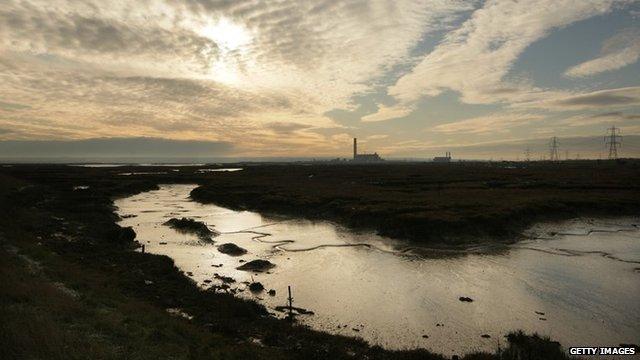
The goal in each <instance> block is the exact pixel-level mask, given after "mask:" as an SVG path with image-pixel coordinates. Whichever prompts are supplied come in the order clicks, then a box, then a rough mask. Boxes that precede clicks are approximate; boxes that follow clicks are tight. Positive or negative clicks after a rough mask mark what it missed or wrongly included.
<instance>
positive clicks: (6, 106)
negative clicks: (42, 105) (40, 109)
mask: <svg viewBox="0 0 640 360" xmlns="http://www.w3.org/2000/svg"><path fill="white" fill-rule="evenodd" d="M30 108H31V106H29V105H24V104H16V103H10V102H4V101H0V109H1V110H6V111H15V110H22V109H30Z"/></svg>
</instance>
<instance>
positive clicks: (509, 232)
mask: <svg viewBox="0 0 640 360" xmlns="http://www.w3.org/2000/svg"><path fill="white" fill-rule="evenodd" d="M639 183H640V162H638V161H627V162H619V163H615V162H596V161H584V162H575V163H573V162H570V163H561V164H549V163H539V164H538V163H536V164H534V163H530V164H524V163H520V164H510V165H509V166H504V165H501V164H488V163H460V164H448V165H442V164H428V163H427V164H425V163H423V164H411V165H392V164H390V165H377V166H376V165H368V166H366V165H364V166H296V165H282V166H276V165H272V166H255V167H246V168H245V169H244V171H240V172H235V173H224V174H220V176H218V177H216V178H211V179H208V180H207V181H206V182H202V186H200V187H199V188H196V189H194V190H193V191H192V192H191V196H192V198H193V199H195V200H197V201H199V202H203V203H216V204H219V205H222V206H225V207H230V208H233V209H248V210H255V211H261V212H266V213H277V214H285V215H292V216H297V217H306V218H311V219H324V220H331V221H336V222H339V223H341V224H343V225H346V226H349V227H351V228H355V229H373V230H376V231H377V232H378V233H379V234H381V235H385V236H390V237H394V238H402V239H410V240H413V241H416V242H422V243H430V244H438V243H445V244H466V243H473V242H482V241H486V240H492V241H495V240H496V239H513V238H514V237H517V236H518V235H519V234H520V233H521V232H522V231H523V230H524V229H525V228H527V227H528V226H530V225H532V224H533V223H535V222H538V221H544V220H551V219H565V218H572V217H576V216H588V215H601V216H619V215H635V214H638V213H639V212H640V187H639V185H638V184H639Z"/></svg>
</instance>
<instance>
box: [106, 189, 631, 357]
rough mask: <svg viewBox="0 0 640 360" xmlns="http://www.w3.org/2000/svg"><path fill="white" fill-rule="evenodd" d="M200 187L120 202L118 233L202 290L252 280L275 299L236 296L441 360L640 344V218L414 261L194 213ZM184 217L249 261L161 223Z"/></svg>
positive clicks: (361, 237) (341, 237) (395, 252)
mask: <svg viewBox="0 0 640 360" xmlns="http://www.w3.org/2000/svg"><path fill="white" fill-rule="evenodd" d="M193 187H194V186H193V185H166V186H162V187H161V188H160V190H156V191H150V192H147V193H143V194H139V195H136V196H132V197H129V198H125V199H120V200H118V201H116V205H117V206H118V207H119V213H120V214H121V215H131V214H133V215H137V216H136V217H129V218H125V219H124V220H122V223H121V225H122V226H133V228H134V230H135V231H136V233H137V235H138V237H137V239H138V240H139V241H140V242H141V243H144V244H146V249H147V251H149V252H153V253H158V254H165V255H168V256H170V257H172V258H173V259H175V262H176V264H177V266H179V267H180V268H181V269H182V270H183V271H185V272H191V273H193V279H194V280H196V281H197V282H198V283H199V284H201V285H202V286H205V287H206V286H211V285H215V284H220V280H218V279H215V278H214V273H218V274H219V275H221V276H230V277H232V278H234V279H235V280H236V281H237V283H236V284H234V285H236V286H235V287H237V288H239V289H243V288H244V287H245V285H243V284H242V281H250V280H251V278H252V277H253V279H255V280H256V281H260V282H261V283H262V284H264V286H265V288H266V289H267V290H269V289H275V290H276V295H275V296H273V297H272V296H269V295H267V293H266V292H264V293H262V294H258V295H254V294H251V293H250V292H249V291H243V292H238V295H239V296H245V297H253V298H256V299H258V301H260V302H262V303H264V304H265V305H266V306H268V307H269V308H271V309H273V308H274V307H275V306H278V305H284V304H285V302H286V289H287V285H291V286H292V289H293V297H294V305H296V306H299V307H303V308H306V309H309V310H313V311H314V312H315V315H306V316H301V317H300V319H301V321H303V322H304V323H306V324H308V325H309V326H311V327H313V328H316V329H320V330H325V331H329V332H332V333H339V334H344V335H349V336H359V337H362V338H364V339H365V340H367V341H369V342H371V343H375V344H380V345H382V346H384V347H387V348H393V349H398V348H415V347H425V348H428V349H432V350H434V351H437V352H441V353H445V354H454V353H455V354H459V353H466V352H469V351H474V350H488V351H491V350H494V349H495V348H496V347H497V346H498V345H499V344H501V345H504V343H505V340H504V339H503V335H504V334H506V332H508V331H509V330H513V329H523V330H525V331H536V332H538V333H540V334H542V335H549V336H551V337H552V338H554V339H556V340H559V341H560V342H561V343H562V344H563V345H564V346H587V345H588V346H597V345H603V346H604V345H606V346H613V345H618V344H619V343H637V342H638V340H639V338H640V281H639V280H640V231H639V229H638V228H637V226H634V225H633V224H634V221H635V224H637V223H638V222H637V219H622V220H616V221H591V222H587V221H572V222H565V223H562V224H552V225H540V226H536V227H534V228H533V229H531V230H530V231H529V232H530V234H531V235H532V237H535V238H536V239H534V240H527V241H523V242H519V243H518V244H516V245H513V246H510V247H508V248H507V249H503V251H489V252H480V251H472V252H468V253H466V254H464V255H460V254H458V255H459V256H448V255H449V254H448V253H445V255H447V256H439V255H441V253H440V252H436V251H435V250H433V251H431V250H428V249H427V250H422V251H420V252H419V253H420V254H421V255H420V256H418V255H416V254H417V253H418V252H416V251H411V250H409V251H406V250H404V251H403V247H404V246H406V245H407V243H405V242H401V241H394V240H391V239H386V238H382V237H379V236H376V235H374V234H372V233H355V232H353V231H350V230H347V229H344V228H342V227H340V226H337V225H335V224H332V223H328V222H311V221H303V220H295V219H286V218H281V219H278V218H267V217H264V216H261V215H259V214H257V213H254V212H248V211H241V212H238V211H232V210H229V209H225V208H222V207H218V206H214V205H202V204H198V203H196V202H193V201H191V200H190V199H189V192H190V191H191V189H193ZM183 216H186V217H192V218H195V219H197V220H199V221H203V222H205V223H206V224H207V225H209V226H210V227H212V228H214V229H215V230H217V231H220V232H222V235H220V236H219V237H217V238H215V241H216V243H217V244H222V243H228V242H231V243H235V244H236V245H238V246H241V247H243V248H245V249H247V250H248V253H247V254H246V255H243V256H237V257H234V256H229V255H225V254H222V253H220V252H218V251H217V249H216V245H215V244H213V245H212V244H205V243H203V242H201V241H199V240H198V239H197V237H196V236H194V235H188V234H181V233H178V232H176V231H174V230H172V229H170V228H169V227H167V226H163V225H162V223H163V222H165V221H166V220H167V219H168V218H171V217H183ZM593 230H596V231H593ZM161 242H162V243H166V245H161V244H160V243H161ZM476 250H477V249H476ZM458 253H460V251H458ZM425 255H429V256H425ZM253 259H267V260H269V261H271V262H272V263H274V264H276V267H275V268H274V269H272V270H271V271H270V273H263V274H252V273H248V272H244V271H239V270H236V267H237V266H239V265H241V261H243V260H244V261H250V260H253ZM205 280H207V283H205ZM209 281H211V282H209ZM460 297H469V298H471V299H473V301H472V302H462V301H460V300H459V298H460ZM354 329H355V330H354ZM484 334H486V335H489V336H490V338H486V337H481V336H482V335H484ZM423 335H425V336H426V337H425V336H423Z"/></svg>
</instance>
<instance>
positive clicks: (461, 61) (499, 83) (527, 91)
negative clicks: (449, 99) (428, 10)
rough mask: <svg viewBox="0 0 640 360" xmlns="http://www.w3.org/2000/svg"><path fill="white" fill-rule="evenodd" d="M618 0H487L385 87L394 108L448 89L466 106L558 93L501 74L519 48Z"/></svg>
mask: <svg viewBox="0 0 640 360" xmlns="http://www.w3.org/2000/svg"><path fill="white" fill-rule="evenodd" d="M616 3H617V2H616V1H614V0H607V1H585V0H572V1H555V0H537V1H511V0H496V1H487V2H485V3H484V6H483V7H482V8H480V9H477V10H476V11H474V12H473V14H472V15H471V16H470V17H469V18H468V19H467V20H466V21H465V22H464V23H463V24H462V25H461V26H460V27H459V28H457V29H456V30H454V31H452V32H450V33H448V34H447V35H446V36H445V38H444V40H443V41H442V42H440V44H438V46H436V48H435V49H434V50H433V51H431V52H430V53H428V54H426V55H425V56H424V58H423V59H422V60H421V61H420V62H419V63H418V64H417V65H416V66H415V67H414V68H413V69H412V70H411V71H410V72H409V73H407V74H405V75H403V76H402V77H400V78H399V79H398V80H397V82H396V83H395V84H394V85H392V86H391V87H389V89H388V93H389V95H391V96H392V97H394V98H395V99H397V100H398V101H399V103H398V105H396V107H398V108H407V107H411V106H413V107H415V104H416V103H417V101H418V100H420V99H421V98H423V97H425V96H429V97H433V96H437V95H439V94H441V93H442V92H444V91H447V90H453V91H456V92H458V93H459V94H460V100H461V101H462V102H464V103H470V104H491V103H501V102H507V103H514V102H530V101H534V100H540V99H543V98H548V97H550V96H557V95H558V92H554V91H548V90H544V89H539V88H536V87H534V86H532V85H531V84H530V83H529V81H528V80H526V79H520V80H517V79H511V80H505V77H506V76H507V74H508V73H509V71H510V70H511V67H512V65H513V64H514V62H515V61H516V60H517V59H518V57H519V56H520V55H521V54H522V52H523V51H524V50H525V49H526V48H527V47H528V46H529V45H531V44H532V43H534V42H536V41H538V40H540V39H542V38H544V37H545V36H547V35H548V34H549V33H550V32H551V30H553V29H555V28H559V27H563V26H567V25H569V24H571V23H574V22H576V21H580V20H584V19H587V18H589V17H592V16H595V15H601V14H604V13H607V12H608V11H610V10H611V9H612V7H613V6H614V4H616ZM385 110H386V111H387V112H388V113H393V110H390V109H385ZM372 116H373V115H372Z"/></svg>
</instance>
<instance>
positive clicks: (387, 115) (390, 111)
mask: <svg viewBox="0 0 640 360" xmlns="http://www.w3.org/2000/svg"><path fill="white" fill-rule="evenodd" d="M412 111H413V109H412V108H409V107H395V106H391V107H388V106H384V105H381V106H380V108H379V109H378V111H377V112H375V113H373V114H370V115H366V116H363V117H362V119H361V120H362V121H364V122H375V121H384V120H390V119H397V118H401V117H405V116H407V115H409V114H411V112H412Z"/></svg>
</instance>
